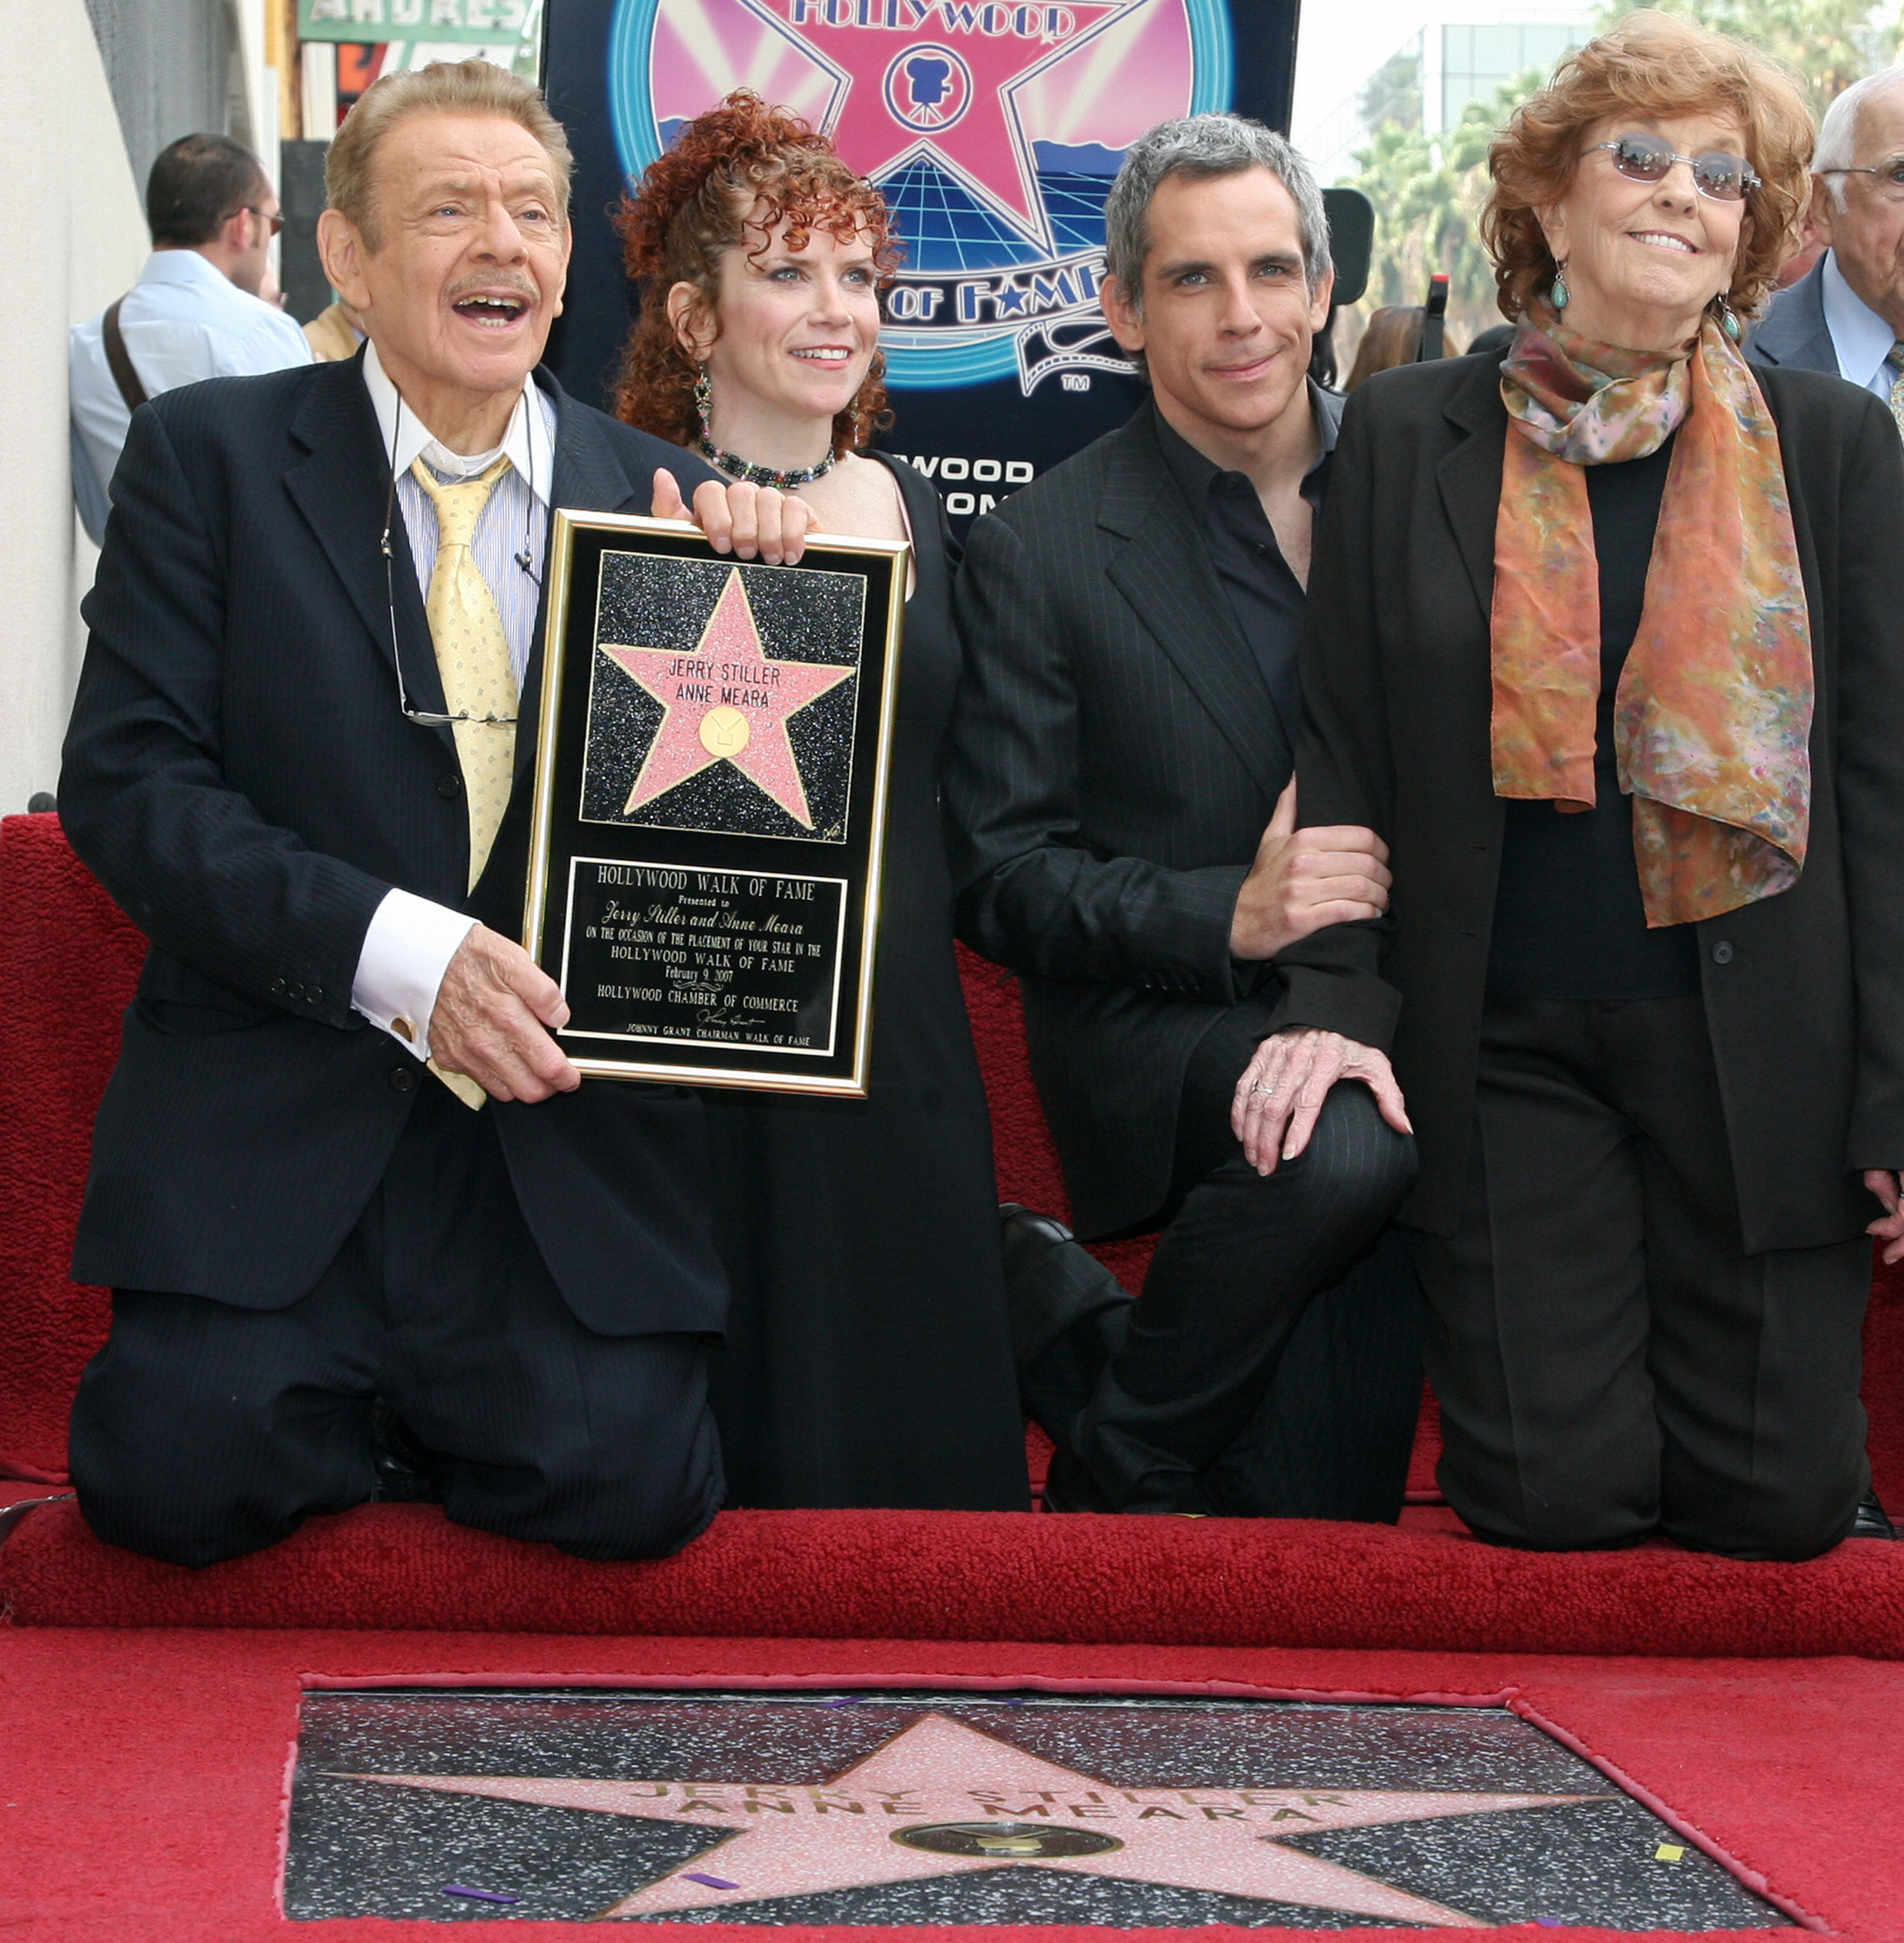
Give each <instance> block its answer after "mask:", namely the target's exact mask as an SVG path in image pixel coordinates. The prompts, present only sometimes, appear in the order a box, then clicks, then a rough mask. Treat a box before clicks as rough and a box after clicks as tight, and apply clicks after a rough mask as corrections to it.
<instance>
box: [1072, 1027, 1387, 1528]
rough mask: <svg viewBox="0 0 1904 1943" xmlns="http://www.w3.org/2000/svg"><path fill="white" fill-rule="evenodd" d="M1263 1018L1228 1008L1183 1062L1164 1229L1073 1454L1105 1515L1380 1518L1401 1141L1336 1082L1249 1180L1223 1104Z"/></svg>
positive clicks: (1370, 1105) (1355, 1092)
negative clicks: (1310, 1119) (1291, 1139)
mask: <svg viewBox="0 0 1904 1943" xmlns="http://www.w3.org/2000/svg"><path fill="white" fill-rule="evenodd" d="M1267 1023H1268V1020H1267V1014H1266V1013H1264V1011H1262V1009H1261V1008H1259V1007H1258V1006H1254V1005H1243V1006H1238V1007H1236V1008H1233V1009H1232V1010H1231V1011H1229V1012H1227V1013H1225V1014H1221V1016H1220V1017H1219V1018H1218V1019H1217V1020H1216V1021H1215V1023H1214V1024H1212V1026H1211V1029H1210V1030H1209V1031H1208V1033H1206V1034H1205V1036H1204V1038H1203V1039H1202V1042H1201V1043H1200V1044H1199V1046H1198V1048H1197V1050H1196V1053H1195V1054H1194V1055H1193V1057H1192V1059H1191V1061H1190V1070H1189V1071H1188V1073H1187V1074H1186V1076H1185V1079H1184V1094H1183V1099H1182V1103H1181V1110H1180V1113H1179V1116H1178V1130H1177V1147H1176V1164H1175V1181H1174V1183H1173V1188H1172V1204H1171V1205H1170V1206H1169V1207H1168V1208H1166V1209H1165V1210H1164V1211H1163V1214H1164V1217H1165V1220H1164V1227H1163V1232H1162V1237H1161V1238H1160V1239H1159V1242H1158V1244H1157V1252H1156V1256H1155V1257H1153V1260H1152V1262H1151V1265H1150V1272H1149V1274H1148V1275H1147V1276H1146V1277H1145V1278H1144V1289H1143V1292H1142V1294H1141V1295H1140V1296H1139V1297H1138V1299H1137V1300H1136V1301H1135V1303H1132V1304H1131V1305H1130V1306H1129V1311H1128V1320H1127V1322H1126V1328H1125V1331H1124V1336H1123V1341H1122V1346H1121V1348H1119V1349H1118V1350H1117V1352H1116V1354H1115V1355H1114V1356H1113V1358H1112V1359H1111V1361H1110V1364H1109V1365H1108V1367H1107V1368H1106V1369H1105V1370H1104V1373H1103V1374H1102V1375H1101V1377H1099V1378H1098V1382H1097V1384H1096V1387H1095V1389H1094V1391H1093V1392H1092V1396H1091V1398H1090V1401H1089V1403H1088V1404H1086V1407H1085V1408H1084V1410H1083V1411H1082V1412H1081V1413H1080V1414H1079V1417H1078V1419H1077V1421H1076V1424H1075V1426H1073V1432H1072V1441H1073V1446H1074V1447H1075V1448H1076V1451H1077V1453H1078V1455H1079V1456H1080V1457H1082V1458H1083V1460H1084V1462H1085V1463H1086V1465H1087V1466H1089V1468H1090V1470H1091V1472H1092V1475H1093V1477H1094V1478H1095V1479H1096V1480H1097V1482H1098V1485H1099V1487H1101V1489H1102V1490H1104V1493H1105V1494H1106V1495H1107V1496H1108V1497H1109V1498H1110V1501H1111V1502H1112V1503H1113V1504H1114V1505H1116V1506H1117V1507H1118V1509H1120V1510H1125V1511H1132V1512H1218V1513H1224V1514H1227V1515H1235V1516H1256V1517H1310V1518H1376V1519H1380V1518H1391V1519H1392V1518H1394V1517H1395V1515H1396V1512H1398V1511H1399V1509H1400V1505H1401V1500H1402V1488H1403V1486H1404V1484H1405V1479H1406V1475H1407V1469H1408V1450H1409V1447H1410V1444H1411V1439H1412V1437H1413V1434H1414V1423H1415V1418H1416V1416H1417V1413H1418V1411H1419V1409H1420V1400H1421V1303H1420V1296H1419V1294H1418V1293H1417V1290H1416V1288H1415V1284H1414V1276H1413V1275H1412V1274H1411V1273H1410V1272H1409V1269H1408V1263H1407V1261H1406V1260H1405V1257H1404V1256H1403V1254H1402V1251H1401V1249H1400V1248H1399V1246H1398V1245H1395V1244H1393V1242H1391V1243H1390V1244H1388V1245H1383V1246H1382V1247H1380V1248H1377V1244H1378V1243H1379V1242H1381V1239H1382V1235H1383V1230H1384V1229H1386V1228H1387V1226H1388V1223H1389V1222H1390V1220H1391V1218H1392V1217H1393V1215H1394V1213H1395V1211H1396V1208H1398V1207H1399V1205H1401V1202H1402V1199H1403V1197H1404V1196H1405V1195H1406V1193H1408V1187H1409V1185H1410V1183H1411V1182H1412V1181H1413V1180H1414V1171H1415V1159H1414V1141H1413V1140H1411V1139H1410V1138H1409V1137H1408V1136H1406V1135H1405V1134H1398V1133H1396V1132H1395V1131H1393V1129H1392V1128H1390V1127H1389V1126H1388V1125H1387V1123H1386V1122H1384V1121H1383V1119H1382V1117H1381V1116H1380V1113H1379V1112H1378V1111H1377V1108H1376V1106H1375V1102H1374V1095H1373V1094H1371V1093H1370V1092H1369V1091H1368V1088H1366V1087H1365V1086H1363V1085H1359V1083H1353V1082H1352V1083H1348V1084H1345V1085H1340V1086H1337V1088H1335V1089H1334V1091H1332V1092H1331V1094H1330V1095H1329V1098H1328V1103H1327V1105H1326V1106H1325V1107H1324V1109H1323V1111H1322V1117H1321V1118H1320V1119H1319V1120H1318V1122H1316V1131H1315V1133H1314V1134H1313V1137H1312V1138H1311V1140H1310V1144H1309V1146H1307V1148H1306V1149H1305V1150H1304V1152H1303V1153H1301V1155H1299V1156H1297V1158H1296V1159H1294V1160H1293V1161H1284V1162H1280V1163H1279V1165H1278V1166H1277V1168H1276V1171H1275V1172H1274V1173H1273V1174H1269V1175H1268V1176H1267V1177H1265V1176H1262V1175H1259V1174H1258V1173H1257V1171H1256V1170H1255V1169H1254V1168H1252V1167H1251V1165H1249V1163H1248V1162H1247V1161H1245V1159H1243V1156H1242V1146H1241V1145H1240V1144H1239V1142H1238V1141H1237V1140H1236V1137H1235V1135H1234V1134H1232V1133H1231V1131H1230V1100H1231V1097H1232V1096H1233V1094H1234V1092H1235V1090H1236V1081H1237V1079H1239V1076H1241V1074H1242V1070H1243V1068H1244V1067H1245V1066H1247V1065H1248V1063H1249V1061H1250V1060H1251V1057H1253V1056H1254V1053H1255V1051H1256V1048H1257V1045H1258V1041H1259V1039H1260V1038H1261V1034H1262V1032H1263V1030H1264V1027H1266V1025H1267ZM1371 1251H1374V1252H1373V1253H1371ZM1358 1265H1359V1266H1358ZM1298 1337H1300V1340H1297V1339H1298Z"/></svg>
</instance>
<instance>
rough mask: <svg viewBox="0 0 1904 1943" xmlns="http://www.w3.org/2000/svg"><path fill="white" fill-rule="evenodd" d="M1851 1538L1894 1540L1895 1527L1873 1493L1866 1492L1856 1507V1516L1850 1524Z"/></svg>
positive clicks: (1876, 1494)
mask: <svg viewBox="0 0 1904 1943" xmlns="http://www.w3.org/2000/svg"><path fill="white" fill-rule="evenodd" d="M1851 1536H1853V1538H1895V1537H1896V1536H1897V1527H1896V1525H1894V1524H1892V1523H1891V1521H1890V1518H1889V1517H1888V1516H1887V1515H1886V1513H1885V1511H1884V1506H1882V1505H1881V1504H1880V1503H1878V1493H1876V1492H1875V1491H1867V1492H1866V1493H1865V1495H1864V1496H1863V1499H1861V1500H1860V1502H1859V1506H1858V1515H1857V1516H1856V1518H1855V1519H1853V1521H1852V1524H1851Z"/></svg>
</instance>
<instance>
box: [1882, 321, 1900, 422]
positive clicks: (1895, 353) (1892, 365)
mask: <svg viewBox="0 0 1904 1943" xmlns="http://www.w3.org/2000/svg"><path fill="white" fill-rule="evenodd" d="M1884 368H1885V369H1886V370H1887V371H1889V372H1890V374H1891V381H1890V415H1891V416H1892V417H1893V418H1894V419H1896V421H1897V429H1898V431H1899V434H1900V435H1904V338H1900V339H1899V340H1898V342H1896V343H1895V344H1893V345H1892V346H1891V348H1890V356H1889V357H1888V358H1886V359H1885V360H1884Z"/></svg>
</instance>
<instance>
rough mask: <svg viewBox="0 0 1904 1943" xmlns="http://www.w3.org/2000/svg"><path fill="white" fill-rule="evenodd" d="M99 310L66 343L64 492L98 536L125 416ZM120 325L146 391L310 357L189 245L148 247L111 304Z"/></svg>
mask: <svg viewBox="0 0 1904 1943" xmlns="http://www.w3.org/2000/svg"><path fill="white" fill-rule="evenodd" d="M105 323H106V318H105V313H104V312H101V313H100V315H99V316H97V317H95V318H88V320H87V321H86V322H85V323H84V324H75V325H74V326H73V327H72V332H71V333H70V335H69V339H68V342H67V366H68V371H69V378H70V382H71V401H72V491H73V498H74V499H75V501H76V502H78V507H79V517H80V518H81V520H82V521H83V522H84V525H85V528H86V531H87V532H88V534H90V535H91V537H92V539H93V540H94V543H95V544H97V542H99V540H100V538H101V537H102V536H103V534H104V533H105V531H106V510H107V505H108V501H107V498H106V489H107V488H108V487H109V486H110V485H111V484H112V473H113V468H115V466H117V465H118V462H119V450H120V448H121V447H122V446H123V445H124V444H125V440H126V429H127V426H128V425H130V424H131V420H132V414H131V413H130V412H128V411H127V410H126V402H125V400H124V398H121V396H120V395H119V387H118V383H117V382H116V381H115V379H114V378H113V376H112V367H111V366H110V365H109V364H107V363H106V330H105ZM119 332H120V335H121V336H123V337H124V339H125V345H126V355H127V357H129V358H131V360H132V368H133V369H134V370H135V371H136V372H137V373H138V374H139V382H140V383H141V384H142V385H144V386H145V388H146V396H147V397H148V398H157V397H158V394H160V393H161V391H174V390H176V389H177V388H178V387H179V386H180V385H195V384H196V383H198V381H199V379H201V378H253V377H257V376H260V375H262V374H263V373H265V372H267V371H282V370H284V369H285V368H286V367H287V366H290V365H293V364H309V363H310V362H311V346H310V345H309V343H308V342H306V339H305V336H304V333H303V331H302V329H301V328H300V327H299V324H298V323H297V321H296V319H295V318H292V317H290V316H287V315H286V314H285V313H284V312H283V311H281V310H279V309H278V308H276V307H275V305H272V304H268V303H266V302H265V301H264V299H263V298H262V297H254V296H253V295H252V294H251V293H250V291H249V290H240V289H239V288H238V285H237V284H235V283H233V282H232V280H231V278H229V277H228V276H226V274H225V273H224V272H223V271H222V270H221V269H219V268H218V267H217V266H216V265H215V264H213V263H212V262H209V261H208V260H207V259H206V258H204V256H201V255H200V254H199V253H198V251H197V250H154V251H153V252H152V254H151V256H149V257H147V258H146V267H145V268H144V269H143V270H141V271H140V273H139V281H138V282H137V283H136V284H134V285H133V287H132V288H131V290H128V291H127V293H126V294H125V298H124V302H122V303H121V305H120V306H119Z"/></svg>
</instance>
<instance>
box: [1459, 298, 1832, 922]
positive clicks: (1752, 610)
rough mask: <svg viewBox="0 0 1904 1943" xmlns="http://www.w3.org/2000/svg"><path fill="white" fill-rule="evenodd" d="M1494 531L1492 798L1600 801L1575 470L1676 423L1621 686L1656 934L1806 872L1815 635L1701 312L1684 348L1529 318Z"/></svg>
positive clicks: (1757, 450)
mask: <svg viewBox="0 0 1904 1943" xmlns="http://www.w3.org/2000/svg"><path fill="white" fill-rule="evenodd" d="M1500 389H1501V396H1502V398H1503V399H1504V400H1505V401H1506V406H1507V411H1508V416H1509V431H1508V439H1507V453H1506V462H1505V464H1504V465H1503V468H1502V471H1501V490H1500V513H1499V514H1498V516H1497V520H1496V523H1495V527H1494V615H1493V643H1492V665H1493V674H1494V716H1493V725H1492V747H1493V757H1494V793H1495V794H1496V795H1497V796H1500V797H1522V798H1534V799H1536V800H1550V801H1552V803H1554V804H1555V807H1556V808H1557V809H1561V810H1583V809H1591V808H1592V806H1593V803H1594V800H1595V797H1594V778H1593V751H1594V741H1595V715H1596V710H1597V708H1598V701H1599V694H1600V588H1599V574H1598V563H1597V560H1596V559H1595V554H1594V550H1593V517H1592V511H1591V510H1590V508H1589V505H1588V502H1587V496H1586V474H1585V473H1584V472H1583V471H1582V470H1581V468H1582V467H1583V466H1587V465H1609V464H1617V463H1618V462H1620V461H1621V460H1623V459H1643V458H1645V456H1646V455H1647V454H1648V453H1651V452H1657V450H1659V448H1660V446H1661V445H1662V444H1663V443H1664V442H1665V440H1666V437H1668V435H1669V434H1670V433H1672V431H1675V429H1676V430H1678V434H1679V437H1678V442H1677V444H1675V447H1674V448H1673V453H1672V463H1671V465H1670V468H1669V471H1668V472H1667V474H1666V493H1665V497H1664V499H1663V502H1661V505H1660V520H1659V526H1658V529H1657V533H1656V534H1655V536H1654V542H1653V557H1652V560H1651V564H1650V565H1649V566H1648V569H1647V576H1646V597H1645V607H1644V609H1643V611H1642V612H1641V619H1640V625H1639V631H1638V634H1636V635H1635V637H1634V639H1633V644H1632V649H1631V651H1630V652H1629V653H1628V655H1627V657H1626V668H1625V670H1624V671H1623V673H1622V674H1621V676H1620V688H1619V692H1618V693H1617V695H1616V696H1615V698H1614V751H1615V754H1616V757H1617V762H1618V770H1619V780H1620V788H1621V790H1623V791H1624V792H1626V793H1630V794H1631V796H1632V798H1633V850H1634V855H1635V858H1636V860H1637V861H1638V867H1639V882H1640V892H1641V897H1642V898H1643V900H1644V902H1645V908H1646V922H1647V924H1648V927H1649V928H1651V927H1653V926H1657V925H1668V924H1689V923H1691V922H1694V921H1696V920H1697V919H1700V918H1706V917H1715V916H1718V914H1719V913H1721V912H1722V911H1729V910H1737V908H1738V907H1740V905H1742V904H1750V903H1752V902H1753V901H1755V900H1756V899H1758V898H1769V897H1773V896H1776V895H1777V893H1778V892H1780V891H1783V890H1789V889H1790V888H1791V886H1792V885H1793V884H1794V883H1795V882H1797V881H1798V872H1799V870H1800V868H1801V867H1802V865H1803V864H1804V858H1805V843H1806V838H1807V834H1808V833H1809V830H1810V821H1811V763H1810V751H1809V749H1808V747H1807V743H1808V740H1809V738H1810V732H1811V711H1812V664H1811V627H1810V616H1809V614H1808V612H1807V609H1806V605H1805V592H1804V582H1803V580H1802V579H1801V576H1800V574H1799V571H1798V545H1797V542H1796V541H1795V539H1794V537H1793V536H1792V507H1791V502H1790V500H1789V498H1788V496H1787V495H1786V485H1785V472H1784V468H1783V465H1782V464H1781V463H1780V456H1779V440H1778V428H1777V426H1776V425H1774V424H1773V422H1772V416H1771V414H1770V412H1769V411H1767V409H1766V407H1765V401H1764V398H1763V397H1762V396H1761V394H1760V392H1759V389H1758V383H1757V382H1756V381H1755V379H1754V378H1753V376H1752V370H1751V367H1749V365H1748V364H1746V361H1745V359H1744V358H1743V357H1742V356H1740V353H1739V351H1738V350H1737V348H1736V347H1735V346H1734V345H1733V344H1732V342H1730V339H1727V336H1725V334H1724V332H1723V331H1721V330H1720V329H1719V328H1718V326H1717V325H1716V324H1714V323H1713V322H1712V320H1711V319H1710V318H1708V319H1707V320H1706V323H1705V324H1704V325H1703V327H1702V328H1701V329H1700V334H1699V336H1698V337H1697V339H1695V340H1694V342H1693V343H1692V345H1691V347H1690V348H1689V349H1687V350H1686V351H1676V352H1673V353H1670V354H1668V355H1660V354H1658V353H1657V352H1645V351H1623V350H1620V349H1618V348H1616V347H1614V346H1613V345H1605V344H1598V343H1595V342H1592V341H1591V340H1589V339H1586V338H1583V337H1581V336H1579V335H1577V333H1574V332H1572V331H1570V330H1567V329H1566V328H1565V327H1564V326H1563V325H1562V324H1561V323H1560V322H1559V319H1558V318H1556V317H1555V315H1554V313H1553V312H1552V311H1551V310H1543V311H1542V312H1539V313H1538V314H1537V315H1533V316H1531V317H1528V318H1523V319H1522V322H1521V325H1520V328H1519V331H1518V333H1516V337H1515V341H1514V348H1513V349H1512V351H1511V352H1510V353H1509V356H1508V358H1507V361H1506V364H1504V365H1503V367H1502V376H1501V387H1500Z"/></svg>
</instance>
